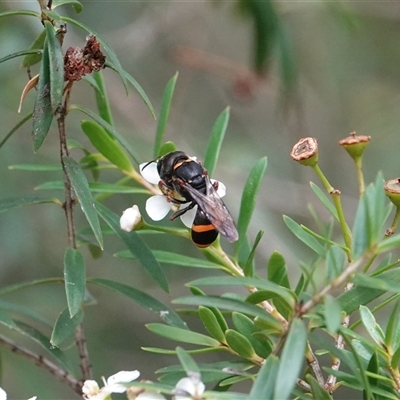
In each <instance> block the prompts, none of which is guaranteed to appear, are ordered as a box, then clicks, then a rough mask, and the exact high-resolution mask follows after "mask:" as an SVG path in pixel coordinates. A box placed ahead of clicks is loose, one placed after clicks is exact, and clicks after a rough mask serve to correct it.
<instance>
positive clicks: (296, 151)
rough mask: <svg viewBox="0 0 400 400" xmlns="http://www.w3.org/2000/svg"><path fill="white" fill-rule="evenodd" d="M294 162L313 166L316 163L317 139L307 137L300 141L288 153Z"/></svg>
mask: <svg viewBox="0 0 400 400" xmlns="http://www.w3.org/2000/svg"><path fill="white" fill-rule="evenodd" d="M290 157H292V159H293V160H294V161H298V162H299V163H300V164H301V165H306V166H313V165H316V164H317V163H318V143H317V139H315V138H312V137H307V138H303V139H300V140H299V141H298V142H297V143H296V144H295V145H294V146H293V149H292V151H291V153H290Z"/></svg>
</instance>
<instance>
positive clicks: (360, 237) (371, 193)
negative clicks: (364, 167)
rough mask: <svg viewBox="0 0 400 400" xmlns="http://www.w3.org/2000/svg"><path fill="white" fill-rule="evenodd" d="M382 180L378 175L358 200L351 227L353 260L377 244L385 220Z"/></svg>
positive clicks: (385, 211)
mask: <svg viewBox="0 0 400 400" xmlns="http://www.w3.org/2000/svg"><path fill="white" fill-rule="evenodd" d="M382 188H383V178H382V175H381V174H378V176H377V179H376V181H375V183H374V184H370V185H368V187H367V188H366V190H365V193H364V195H363V196H362V198H361V199H360V202H359V205H358V208H357V211H356V216H355V220H354V226H353V248H352V252H353V258H354V259H358V258H361V257H362V256H363V254H364V253H365V252H366V251H367V250H369V249H371V248H372V247H373V246H374V245H376V244H377V242H378V240H379V239H380V238H381V237H382V234H381V230H382V227H383V224H384V222H385V220H386V218H387V211H388V210H387V208H386V207H385V193H384V190H383V189H382Z"/></svg>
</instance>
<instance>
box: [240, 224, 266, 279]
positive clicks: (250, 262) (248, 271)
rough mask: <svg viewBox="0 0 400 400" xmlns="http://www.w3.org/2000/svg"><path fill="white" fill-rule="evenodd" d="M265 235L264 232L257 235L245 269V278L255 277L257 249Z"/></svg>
mask: <svg viewBox="0 0 400 400" xmlns="http://www.w3.org/2000/svg"><path fill="white" fill-rule="evenodd" d="M263 235H264V231H259V232H258V233H257V236H256V239H255V240H254V244H253V247H252V249H251V251H250V254H249V257H248V259H247V261H246V265H245V267H244V276H248V277H251V278H253V277H254V269H255V265H254V257H255V255H256V250H257V247H258V245H259V244H260V241H261V239H262V237H263Z"/></svg>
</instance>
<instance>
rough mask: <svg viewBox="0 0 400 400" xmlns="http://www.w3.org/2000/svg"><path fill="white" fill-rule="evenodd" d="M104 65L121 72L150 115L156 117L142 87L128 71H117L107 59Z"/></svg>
mask: <svg viewBox="0 0 400 400" xmlns="http://www.w3.org/2000/svg"><path fill="white" fill-rule="evenodd" d="M106 67H109V68H111V69H113V70H114V71H116V72H118V73H120V72H121V73H122V76H123V77H124V78H125V79H126V80H127V81H128V82H129V83H130V84H131V85H132V86H133V87H134V89H135V90H136V91H137V92H138V94H139V96H140V97H141V98H142V100H143V101H144V103H145V104H146V106H147V108H148V109H149V111H150V113H151V115H152V117H153V118H154V119H156V113H155V111H154V108H153V106H152V104H151V101H150V99H149V98H148V96H147V94H146V92H145V91H144V90H143V88H142V87H141V86H140V85H139V83H138V82H137V81H136V79H135V78H134V77H133V76H131V75H130V74H128V72H126V71H125V70H122V71H117V68H116V67H115V65H113V64H112V63H110V62H109V61H106Z"/></svg>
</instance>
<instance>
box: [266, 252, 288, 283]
mask: <svg viewBox="0 0 400 400" xmlns="http://www.w3.org/2000/svg"><path fill="white" fill-rule="evenodd" d="M267 271H268V280H270V281H271V282H274V283H276V284H277V285H281V286H283V287H285V288H288V289H290V284H289V279H288V276H287V268H286V261H285V259H284V257H283V256H282V254H280V253H278V252H277V251H274V252H273V253H272V254H271V256H270V258H269V260H268V265H267Z"/></svg>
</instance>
